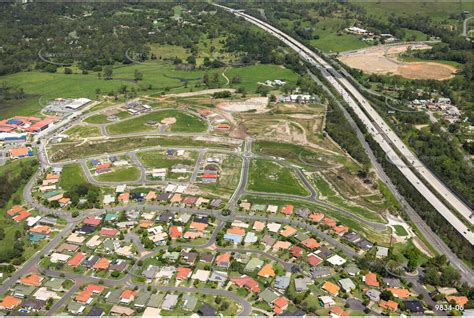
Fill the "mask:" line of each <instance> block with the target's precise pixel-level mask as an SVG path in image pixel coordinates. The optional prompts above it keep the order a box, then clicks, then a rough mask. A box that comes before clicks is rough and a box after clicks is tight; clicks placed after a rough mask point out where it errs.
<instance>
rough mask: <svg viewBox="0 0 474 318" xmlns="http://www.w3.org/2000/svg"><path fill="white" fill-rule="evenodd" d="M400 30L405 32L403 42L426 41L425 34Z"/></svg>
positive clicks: (404, 29)
mask: <svg viewBox="0 0 474 318" xmlns="http://www.w3.org/2000/svg"><path fill="white" fill-rule="evenodd" d="M402 30H403V31H405V37H404V38H403V40H405V41H413V40H415V41H426V37H427V36H428V35H427V34H425V33H423V32H421V31H418V30H411V29H406V28H403V29H402ZM428 38H429V36H428Z"/></svg>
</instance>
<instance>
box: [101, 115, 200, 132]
mask: <svg viewBox="0 0 474 318" xmlns="http://www.w3.org/2000/svg"><path fill="white" fill-rule="evenodd" d="M166 117H174V118H176V123H174V124H172V125H171V126H170V128H169V130H170V131H175V132H202V131H205V130H206V129H207V125H206V123H205V122H204V121H203V120H202V119H200V118H198V117H196V116H193V115H190V114H187V113H184V112H181V111H178V110H174V109H171V110H162V111H156V112H152V113H148V114H146V115H142V116H138V117H134V118H132V119H129V120H125V121H122V122H119V123H116V124H112V125H110V126H107V130H108V131H109V133H110V134H112V135H118V134H127V133H136V132H143V131H153V130H155V131H158V129H159V128H158V127H157V126H150V125H147V124H146V122H147V121H149V120H154V121H157V122H160V121H161V120H162V119H164V118H166Z"/></svg>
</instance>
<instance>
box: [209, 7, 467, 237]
mask: <svg viewBox="0 0 474 318" xmlns="http://www.w3.org/2000/svg"><path fill="white" fill-rule="evenodd" d="M214 5H215V6H217V7H220V8H222V9H224V10H227V11H230V12H232V13H234V14H235V15H237V16H239V17H243V18H244V19H245V20H247V21H249V22H251V23H253V24H255V25H256V26H258V27H260V28H262V29H263V30H264V31H266V32H268V33H270V34H272V35H274V36H275V37H277V38H278V39H280V40H281V41H282V42H283V43H285V44H286V45H288V46H289V47H290V48H292V49H293V50H294V51H296V52H297V53H298V54H299V55H300V56H301V57H302V58H303V59H304V60H305V61H307V62H308V63H310V64H312V65H314V66H315V67H317V68H318V69H319V70H320V71H321V74H322V75H323V76H324V77H325V79H326V80H327V81H328V82H329V84H330V85H331V86H333V88H334V89H335V90H336V91H337V92H338V93H339V94H340V95H341V96H342V97H343V99H344V100H345V101H346V102H347V104H348V105H349V107H351V108H352V110H353V111H354V113H355V114H356V115H357V117H359V119H360V120H361V122H362V123H363V124H364V125H365V126H366V127H367V131H368V132H369V133H370V134H371V135H372V137H373V138H374V140H375V141H376V142H377V143H378V144H379V145H380V147H381V148H382V149H383V150H384V152H385V153H386V154H387V155H390V158H391V160H392V162H393V163H394V164H395V165H396V166H397V168H398V169H399V170H400V171H401V172H402V173H403V175H404V176H405V177H406V179H407V180H408V181H409V182H410V183H411V184H412V185H413V186H414V187H415V188H416V189H417V190H418V191H419V192H420V194H421V195H422V196H423V197H424V198H425V199H426V200H427V201H428V202H429V203H430V204H431V205H432V206H433V207H434V208H435V209H436V210H437V211H438V213H440V214H441V215H442V216H443V217H444V218H445V219H446V220H447V221H448V222H449V223H450V224H451V225H452V226H453V227H454V228H455V229H456V230H457V231H458V232H459V233H460V234H461V235H462V236H463V237H464V238H465V239H466V240H467V241H468V242H469V243H470V244H471V245H474V233H472V231H471V230H470V228H469V227H467V226H466V225H465V224H464V223H463V222H462V221H461V220H460V219H459V218H458V217H457V216H456V214H454V213H453V212H452V211H451V210H450V209H449V208H448V207H447V206H446V205H445V204H444V203H443V201H441V200H440V199H439V198H438V196H437V195H436V194H434V193H433V192H432V191H431V189H430V188H428V187H427V186H426V185H425V184H424V183H423V182H422V181H421V180H420V178H419V177H418V176H417V174H415V173H414V172H413V171H412V169H411V168H410V167H409V166H408V165H407V164H406V163H405V161H404V159H405V160H407V161H408V162H410V165H411V166H413V167H414V169H415V170H416V171H417V173H418V174H419V175H422V176H424V179H425V180H426V181H427V182H428V183H429V185H430V186H431V188H433V189H435V191H436V192H438V194H441V196H442V197H443V198H444V199H445V200H446V201H448V202H450V204H451V205H452V206H453V207H454V208H455V209H456V210H457V211H458V212H459V214H461V215H463V216H464V217H465V218H466V220H469V222H471V224H472V222H473V221H474V219H472V218H471V214H472V211H471V209H470V208H469V207H467V206H466V205H465V204H464V203H463V202H462V201H461V200H460V199H459V198H458V197H456V196H455V195H454V194H453V193H452V192H451V191H450V190H449V189H448V188H447V187H446V186H445V185H444V184H442V183H441V182H440V181H439V180H438V179H437V178H436V177H435V176H434V175H433V174H432V173H431V171H429V170H428V169H427V168H426V167H424V165H423V164H422V163H421V162H420V161H419V160H418V158H416V156H415V155H414V154H413V153H411V151H410V150H409V149H407V147H405V145H404V144H403V142H402V141H401V139H400V138H399V137H398V136H397V135H396V134H395V133H394V132H393V131H392V130H391V129H390V128H389V127H388V125H387V124H386V123H385V122H384V121H383V119H382V118H381V117H380V115H378V113H377V112H376V111H375V110H374V109H373V108H372V106H371V105H370V104H369V103H368V102H367V100H366V99H365V98H364V97H363V96H362V95H361V94H360V93H359V92H358V90H357V89H356V88H355V87H354V86H352V84H351V83H350V82H349V81H348V80H347V79H345V78H344V77H343V76H342V75H341V74H340V73H338V72H337V71H336V70H335V69H334V68H333V67H332V66H331V65H330V64H329V63H327V62H326V61H325V60H324V59H323V58H321V57H320V56H318V55H317V54H315V53H314V52H313V51H311V50H310V49H308V48H307V47H305V46H304V45H302V44H301V43H299V42H298V41H296V40H295V39H293V38H291V37H290V36H288V35H286V34H285V33H283V32H281V31H280V30H278V29H276V28H274V27H272V26H271V25H269V24H268V23H265V22H263V21H260V20H258V19H256V18H254V17H252V16H250V15H247V14H245V13H242V12H239V11H235V10H233V9H229V8H227V7H224V6H221V5H218V4H214ZM356 100H357V101H358V102H359V103H357V102H356ZM369 116H370V117H369ZM392 145H393V147H395V149H394V148H393V147H392ZM395 150H397V151H398V152H400V154H401V155H402V156H403V159H402V157H400V156H399V155H398V153H397V151H395Z"/></svg>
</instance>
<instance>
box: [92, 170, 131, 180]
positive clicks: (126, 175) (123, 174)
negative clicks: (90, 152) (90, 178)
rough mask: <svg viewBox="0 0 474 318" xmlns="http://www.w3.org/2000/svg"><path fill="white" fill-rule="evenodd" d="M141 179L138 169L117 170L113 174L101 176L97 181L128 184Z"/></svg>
mask: <svg viewBox="0 0 474 318" xmlns="http://www.w3.org/2000/svg"><path fill="white" fill-rule="evenodd" d="M139 177H140V170H139V169H138V168H137V167H124V168H116V169H114V170H113V171H112V172H109V173H104V174H101V175H99V176H97V177H95V179H96V180H97V181H101V182H126V181H135V180H137V179H138V178H139Z"/></svg>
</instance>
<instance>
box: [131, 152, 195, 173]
mask: <svg viewBox="0 0 474 318" xmlns="http://www.w3.org/2000/svg"><path fill="white" fill-rule="evenodd" d="M137 156H138V159H139V160H140V161H141V163H142V164H143V165H144V166H145V167H146V168H167V169H168V168H171V167H173V166H174V165H177V164H181V165H186V166H192V165H194V164H195V162H196V158H197V153H196V152H191V154H190V156H189V158H183V157H175V156H172V157H169V156H167V155H166V154H165V152H164V151H146V152H140V153H138V154H137Z"/></svg>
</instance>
